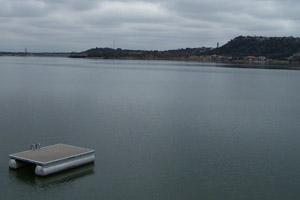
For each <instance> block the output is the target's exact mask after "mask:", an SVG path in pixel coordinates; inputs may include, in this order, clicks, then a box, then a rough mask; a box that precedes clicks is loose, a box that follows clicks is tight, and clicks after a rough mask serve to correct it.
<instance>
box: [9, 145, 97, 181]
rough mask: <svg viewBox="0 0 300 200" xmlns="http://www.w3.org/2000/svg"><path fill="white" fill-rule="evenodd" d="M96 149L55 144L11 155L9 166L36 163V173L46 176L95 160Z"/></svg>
mask: <svg viewBox="0 0 300 200" xmlns="http://www.w3.org/2000/svg"><path fill="white" fill-rule="evenodd" d="M94 152H95V151H94V150H91V149H86V148H81V147H76V146H71V145H66V144H55V145H51V146H46V147H42V148H38V149H32V150H28V151H23V152H20V153H15V154H11V155H9V157H10V161H9V167H10V168H12V169H18V168H21V167H25V166H27V165H28V164H30V163H31V164H35V165H36V167H35V174H36V175H38V176H46V175H49V174H53V173H57V172H60V171H63V170H67V169H71V168H74V167H78V166H81V165H84V164H87V163H90V162H94V161H95V155H94Z"/></svg>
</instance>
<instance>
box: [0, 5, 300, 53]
mask: <svg viewBox="0 0 300 200" xmlns="http://www.w3.org/2000/svg"><path fill="white" fill-rule="evenodd" d="M0 5H1V7H0V27H1V28H0V36H1V37H0V51H23V49H24V48H25V47H27V48H28V49H29V50H30V51H82V50H85V49H88V48H91V47H96V46H98V47H105V46H108V47H112V44H113V40H115V43H116V47H120V48H129V49H160V50H162V49H174V48H181V47H199V46H215V45H216V43H217V42H220V43H221V44H224V43H226V42H227V41H228V40H230V39H232V38H233V37H235V36H238V35H263V36H295V37H298V36H299V34H300V31H299V30H300V29H299V21H300V15H299V14H298V13H300V2H299V1H296V0H285V1H281V0H240V1H233V0H186V1H182V0H165V1H157V0H140V1H138V0H136V1H132V0H123V1H122V0H85V1H82V0H80V1H79V0H51V1H49V0H0Z"/></svg>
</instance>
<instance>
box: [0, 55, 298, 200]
mask: <svg viewBox="0 0 300 200" xmlns="http://www.w3.org/2000/svg"><path fill="white" fill-rule="evenodd" d="M217 66H222V65H221V64H209V63H187V62H168V61H114V60H86V59H67V58H31V57H27V58H26V57H0V112H1V115H0V146H1V153H0V157H1V159H0V163H1V164H0V166H1V167H0V176H1V179H0V188H1V195H2V197H5V199H51V200H53V199H172V200H173V199H209V200H219V199H220V200H224V199H231V200H235V199H236V200H241V199H259V200H260V199H261V200H268V199H270V200H276V199H278V200H282V199H288V200H293V199H295V200H296V199H299V198H300V190H299V188H300V123H299V119H300V92H299V91H300V90H299V89H300V71H288V70H264V69H237V68H223V67H217ZM36 142H40V143H41V144H42V146H46V145H50V144H55V143H66V144H72V145H76V146H82V147H86V148H91V149H95V150H96V162H95V165H87V166H83V167H80V168H78V169H73V170H70V171H67V172H63V173H60V174H56V175H53V176H50V177H46V178H39V177H36V176H35V175H34V168H33V167H29V168H24V169H20V170H17V171H15V170H9V169H8V157H7V155H8V154H10V153H15V152H19V151H23V150H25V149H27V148H29V146H30V144H32V143H36Z"/></svg>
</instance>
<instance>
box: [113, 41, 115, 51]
mask: <svg viewBox="0 0 300 200" xmlns="http://www.w3.org/2000/svg"><path fill="white" fill-rule="evenodd" d="M113 49H115V39H114V40H113Z"/></svg>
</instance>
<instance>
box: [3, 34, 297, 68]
mask: <svg viewBox="0 0 300 200" xmlns="http://www.w3.org/2000/svg"><path fill="white" fill-rule="evenodd" d="M0 55H2V56H56V57H71V58H99V59H136V60H184V61H204V62H223V63H251V64H299V63H300V38H295V37H258V36H254V37H250V36H246V37H244V36H239V37H236V38H234V39H232V40H231V41H229V42H228V43H227V44H225V45H223V46H222V47H220V48H210V47H200V48H185V49H176V50H165V51H157V50H153V51H146V50H127V49H120V48H117V49H113V48H92V49H89V50H86V51H83V52H69V53H28V52H17V53H16V52H0ZM283 68H285V67H284V66H283ZM296 68H297V67H296Z"/></svg>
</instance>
